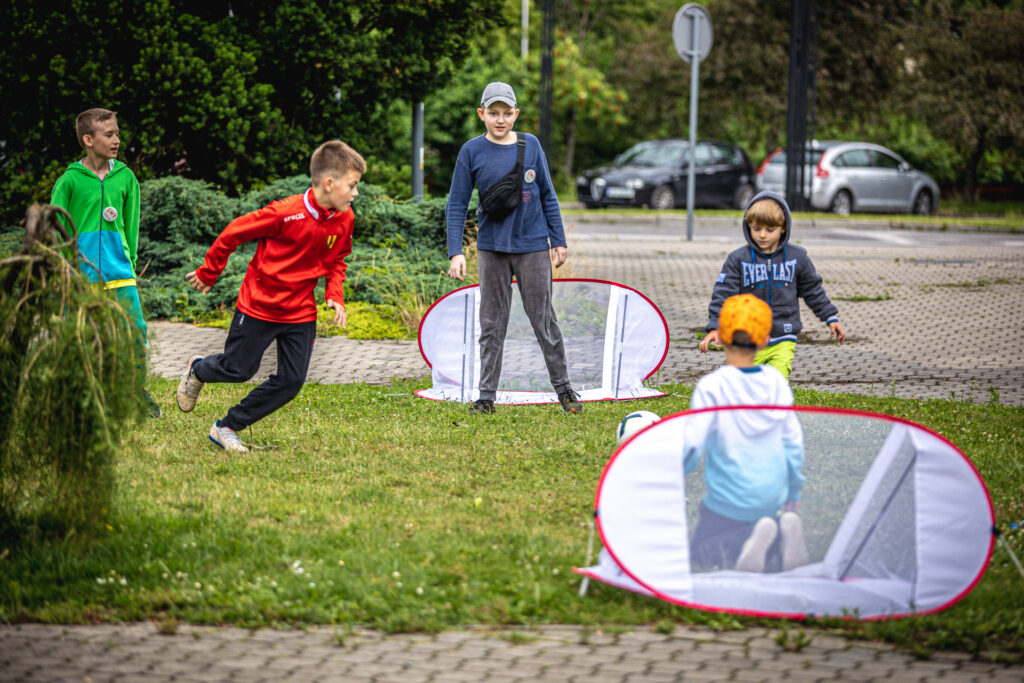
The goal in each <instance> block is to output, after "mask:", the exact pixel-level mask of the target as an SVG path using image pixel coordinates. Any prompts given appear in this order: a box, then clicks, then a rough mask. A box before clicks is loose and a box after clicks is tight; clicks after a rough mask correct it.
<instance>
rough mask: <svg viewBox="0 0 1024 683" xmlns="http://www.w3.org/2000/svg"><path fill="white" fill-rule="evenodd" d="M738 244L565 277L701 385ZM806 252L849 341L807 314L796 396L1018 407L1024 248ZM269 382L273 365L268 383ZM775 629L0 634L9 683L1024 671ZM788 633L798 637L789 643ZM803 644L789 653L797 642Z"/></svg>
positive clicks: (189, 346) (615, 260)
mask: <svg viewBox="0 0 1024 683" xmlns="http://www.w3.org/2000/svg"><path fill="white" fill-rule="evenodd" d="M730 246H731V244H730V243H724V242H723V243H713V242H692V243H686V242H683V241H680V240H679V239H664V240H661V241H651V240H646V241H642V242H636V241H632V242H625V241H619V240H616V239H609V238H601V239H592V240H588V241H585V242H584V241H582V240H581V241H579V242H578V243H571V244H570V249H571V257H572V260H571V262H570V263H571V265H570V266H568V267H567V274H568V275H573V276H577V277H596V278H602V279H610V280H616V281H619V282H622V283H623V284H627V285H631V286H633V287H636V288H637V289H639V290H640V291H642V292H644V293H645V294H647V295H648V296H649V297H650V298H651V299H652V300H653V301H654V302H655V303H656V304H657V305H658V306H659V308H661V310H662V312H663V313H664V314H665V317H666V319H667V320H668V323H669V329H670V333H671V338H672V343H671V344H670V349H669V354H668V357H667V358H666V361H665V363H664V365H663V366H662V369H661V371H660V375H659V376H658V378H657V379H658V380H659V381H661V382H668V381H681V382H692V381H695V380H696V378H697V377H698V376H699V375H700V374H702V373H704V372H706V371H707V370H709V369H714V368H715V367H716V366H717V364H718V363H720V362H721V356H720V355H719V354H713V355H711V356H710V357H704V356H701V355H700V354H699V353H698V352H697V351H696V349H695V346H696V336H697V335H698V334H700V333H701V332H702V331H703V326H704V323H705V321H706V318H705V315H706V313H705V311H706V307H707V299H708V296H709V293H710V286H711V283H712V282H713V281H714V278H715V276H716V274H717V272H718V269H719V267H720V265H721V263H722V261H723V260H724V259H725V255H726V253H727V252H728V250H729V248H730ZM811 255H812V257H813V259H814V262H815V265H816V266H817V268H818V270H819V271H820V272H821V273H822V274H823V275H824V277H825V285H826V289H827V291H828V293H829V294H830V296H831V297H832V298H833V300H836V303H837V304H838V306H839V308H840V316H841V318H842V320H843V324H844V326H845V328H846V331H847V334H848V336H849V341H848V343H847V344H846V345H844V346H843V347H838V346H837V345H835V344H833V343H830V342H829V341H828V340H827V332H826V330H825V328H824V326H823V325H821V324H819V323H817V322H816V320H815V318H814V317H813V316H812V315H811V313H810V311H809V310H807V309H806V308H804V309H803V311H802V316H803V319H804V323H805V325H807V334H806V335H805V336H806V337H807V340H806V342H805V343H803V344H801V345H800V346H799V348H798V350H797V357H796V362H795V367H794V371H793V375H792V381H793V383H794V385H796V386H801V387H810V388H816V389H821V390H825V391H842V392H851V393H874V394H877V395H888V394H895V395H897V396H915V397H924V398H926V397H934V398H950V397H951V396H952V397H955V398H957V399H963V400H973V401H979V402H983V401H987V400H989V398H990V387H991V389H992V390H993V391H997V392H998V393H999V400H1000V401H1002V402H1004V403H1009V404H1013V405H1022V404H1024V335H1022V334H1021V333H1020V331H1019V329H1018V328H1019V325H1018V324H1016V321H1019V320H1021V319H1024V288H1022V287H1021V285H1022V284H1024V249H1022V248H1019V247H1006V248H998V247H985V248H981V247H973V248H959V247H957V248H953V247H929V248H907V247H856V248H844V247H835V246H815V247H813V248H812V249H811ZM224 335H225V333H224V332H223V331H222V330H217V329H201V328H196V327H193V326H190V325H180V324H174V323H166V322H157V323H154V324H153V325H152V338H153V345H152V350H151V369H152V371H153V372H155V373H157V374H160V375H164V376H168V377H176V376H177V375H178V373H179V372H180V369H181V367H182V364H183V362H184V360H185V358H186V357H187V356H188V355H190V354H192V353H202V354H206V353H214V352H217V351H219V350H220V349H221V348H222V345H223V339H224ZM273 367H274V359H273V357H272V354H268V356H267V358H266V360H265V362H264V366H263V369H262V370H261V374H260V375H259V376H258V378H261V377H265V376H266V375H267V374H269V373H270V372H271V371H272V370H273ZM427 374H428V368H427V366H426V365H425V363H424V362H423V360H422V358H421V357H420V355H419V350H418V345H417V344H416V342H414V341H412V342H410V341H401V342H379V341H378V342H369V341H364V342H360V341H354V340H349V339H345V338H341V337H336V338H330V339H321V340H318V341H317V346H316V350H315V352H314V359H313V364H312V366H311V368H310V380H311V381H320V382H354V381H367V382H370V383H386V382H388V381H390V379H391V378H392V377H395V376H397V377H403V378H415V377H423V376H426V375H427ZM780 634H781V632H780V631H777V630H768V629H759V628H755V629H748V630H744V631H737V632H715V631H713V630H710V629H705V628H696V627H695V628H684V629H677V630H676V631H675V632H673V633H671V634H660V633H656V632H653V631H651V630H648V629H630V630H626V631H624V632H622V633H620V634H618V635H611V634H603V633H591V632H589V631H587V630H585V629H582V628H574V627H566V626H555V627H547V628H540V629H536V630H523V631H515V630H510V631H489V630H476V629H472V628H470V629H466V630H459V631H448V632H445V633H441V634H438V635H436V636H433V635H424V634H403V635H389V636H385V635H383V634H380V633H376V632H372V631H356V632H354V633H348V634H341V635H340V636H339V635H338V634H336V633H335V631H334V630H333V629H331V628H323V627H314V628H310V629H308V630H302V631H299V630H290V631H278V630H270V629H265V630H260V631H255V632H251V631H246V630H242V629H236V628H207V627H198V626H188V625H183V626H181V627H179V629H178V631H177V633H175V634H174V635H162V634H160V632H159V630H158V628H157V627H156V626H155V625H153V624H151V623H137V624H122V625H86V626H52V625H39V624H19V625H13V626H0V681H5V682H6V681H33V680H44V681H79V682H81V681H94V682H96V683H99V682H100V681H169V680H176V681H179V680H180V681H222V680H224V681H291V680H294V681H315V680H333V681H403V682H405V681H452V682H454V681H488V682H491V681H495V682H497V681H518V680H525V681H582V680H586V681H609V682H610V681H615V682H625V681H718V680H725V679H733V680H740V681H777V680H787V681H811V680H853V681H872V680H896V681H930V680H940V679H941V680H944V681H1020V680H1024V665H1015V666H1004V665H996V664H991V663H985V662H981V661H973V660H971V659H970V657H968V656H967V655H959V654H944V653H942V654H937V655H935V656H934V657H933V658H932V659H930V660H926V661H925V660H918V659H915V658H913V657H912V656H911V655H909V654H907V653H905V652H900V651H897V650H895V649H893V648H891V647H888V646H885V645H878V644H872V643H864V642H856V641H847V640H844V639H840V638H836V637H832V636H829V635H827V634H825V633H822V632H815V631H809V632H808V635H809V637H810V638H811V642H810V643H809V644H807V645H806V647H803V648H802V649H799V650H794V649H787V648H785V647H783V646H782V645H781V644H780V643H781V642H782V641H783V639H782V638H781V637H780ZM791 634H792V632H791ZM790 642H792V639H791V640H790Z"/></svg>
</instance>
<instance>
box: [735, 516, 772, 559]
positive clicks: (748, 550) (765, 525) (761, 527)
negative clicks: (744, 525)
mask: <svg viewBox="0 0 1024 683" xmlns="http://www.w3.org/2000/svg"><path fill="white" fill-rule="evenodd" d="M778 533H779V526H778V525H777V524H776V523H775V520H774V519H772V518H771V517H762V518H761V519H759V520H757V524H755V525H754V530H753V531H751V532H750V538H748V539H747V540H746V542H745V543H744V544H743V549H742V550H740V556H739V557H738V558H736V566H735V569H736V571H740V572H763V571H764V565H765V561H766V559H767V556H768V548H770V547H771V545H772V542H773V541H774V540H775V537H776V536H777V535H778Z"/></svg>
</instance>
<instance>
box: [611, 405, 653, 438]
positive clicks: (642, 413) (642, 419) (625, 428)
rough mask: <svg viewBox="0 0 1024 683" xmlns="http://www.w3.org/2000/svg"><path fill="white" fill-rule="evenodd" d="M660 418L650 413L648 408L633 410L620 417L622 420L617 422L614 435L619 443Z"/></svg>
mask: <svg viewBox="0 0 1024 683" xmlns="http://www.w3.org/2000/svg"><path fill="white" fill-rule="evenodd" d="M660 419H661V418H660V417H658V414H657V413H652V412H651V411H649V410H635V411H633V412H632V413H630V414H629V415H627V416H626V417H624V418H622V422H620V423H619V429H618V431H617V432H616V436H617V437H618V439H619V443H620V444H621V443H622V442H623V441H625V440H626V439H628V438H629V437H631V436H633V435H634V434H636V433H637V432H639V431H640V430H641V429H643V428H644V427H647V426H648V425H652V424H654V423H655V422H657V421H658V420H660Z"/></svg>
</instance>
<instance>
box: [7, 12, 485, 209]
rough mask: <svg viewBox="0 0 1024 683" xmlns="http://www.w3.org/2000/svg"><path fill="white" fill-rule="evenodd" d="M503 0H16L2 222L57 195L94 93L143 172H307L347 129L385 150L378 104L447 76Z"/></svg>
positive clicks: (235, 185) (240, 185) (217, 179)
mask: <svg viewBox="0 0 1024 683" xmlns="http://www.w3.org/2000/svg"><path fill="white" fill-rule="evenodd" d="M500 4H501V3H500V2H499V0H397V1H395V2H387V3H380V2H377V0H350V1H349V2H346V3H345V4H344V6H343V7H341V6H337V5H331V4H330V3H323V2H318V1H317V0H283V1H282V2H274V3H265V2H252V1H247V0H235V1H234V2H232V3H229V4H228V5H227V6H225V5H224V4H223V3H213V4H211V3H202V2H196V0H140V1H139V2H129V3H115V4H113V5H111V4H110V3H107V2H99V1H98V0H75V1H74V2H68V1H64V2H58V3H56V5H54V4H53V3H51V4H49V5H45V6H44V5H40V4H39V3H36V2H32V1H31V0H12V1H11V2H8V3H5V15H4V18H5V21H4V22H3V23H2V25H0V61H2V62H3V63H4V65H5V68H4V69H3V71H2V72H0V126H2V128H0V187H2V188H3V189H2V195H0V206H2V207H3V209H2V214H0V222H11V221H13V220H16V219H17V218H18V217H20V216H19V215H18V214H20V211H21V210H22V207H24V206H26V205H27V204H28V203H29V202H30V201H31V200H34V199H36V200H38V199H44V198H45V197H47V196H48V195H49V191H50V188H51V187H52V184H53V181H54V180H55V179H56V176H57V174H58V173H59V171H60V169H61V168H63V167H64V166H65V165H66V164H67V162H68V161H69V160H71V159H72V158H75V155H76V154H79V153H80V149H79V145H78V143H77V141H76V137H75V134H74V126H73V123H74V117H75V115H76V114H78V113H79V112H80V111H82V110H84V109H86V108H88V107H92V106H102V107H106V108H109V109H114V110H116V111H118V112H119V123H120V126H121V131H122V136H123V138H124V139H123V144H122V152H123V153H125V161H126V162H127V163H128V164H129V165H130V166H131V167H132V168H133V170H134V171H135V172H136V174H137V175H138V176H139V177H140V179H147V178H152V177H156V176H162V175H166V174H169V173H177V174H181V175H185V176H188V177H192V178H198V179H202V180H205V181H207V182H214V183H216V184H218V185H219V186H222V187H224V188H227V189H228V190H229V192H230V193H231V194H233V195H238V194H241V193H242V192H243V191H244V189H245V188H247V187H249V186H250V185H251V184H252V183H253V182H254V181H265V180H270V179H273V178H279V177H284V176H289V175H294V174H296V173H301V172H303V171H304V170H305V168H306V159H308V154H309V151H310V150H311V149H312V148H313V147H315V146H316V145H317V144H319V143H320V142H322V141H323V140H324V139H325V138H330V137H334V136H336V135H337V132H336V131H345V134H344V137H345V139H346V141H348V142H350V143H351V144H353V146H354V147H355V148H356V149H358V150H360V151H361V152H362V153H364V154H365V155H376V156H382V157H387V156H388V152H389V151H390V146H391V142H390V140H389V139H387V138H385V137H382V136H380V135H379V134H378V129H379V127H380V123H381V116H380V115H379V111H378V105H379V104H380V103H382V102H390V101H392V100H401V101H412V100H415V99H422V98H424V97H425V96H426V95H427V94H428V93H430V92H433V91H434V90H436V89H438V88H439V87H441V86H442V85H443V84H444V83H445V82H446V81H447V79H448V78H449V77H450V75H451V74H452V73H453V72H454V70H455V69H456V68H457V66H458V64H459V63H460V62H461V60H462V59H463V58H464V56H465V46H466V43H467V39H466V36H474V35H479V34H481V33H485V32H486V31H487V30H488V29H490V28H491V27H493V26H495V25H497V23H498V22H500V17H501V13H500V12H499V11H498V8H499V7H500ZM15 141H17V144H15ZM406 158H408V157H406Z"/></svg>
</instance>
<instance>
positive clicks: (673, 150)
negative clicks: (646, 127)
mask: <svg viewBox="0 0 1024 683" xmlns="http://www.w3.org/2000/svg"><path fill="white" fill-rule="evenodd" d="M689 149H690V143H689V141H688V140H648V141H646V142H640V143H637V144H635V145H633V146H632V147H630V148H629V149H627V150H626V151H625V152H623V153H622V154H620V155H619V156H618V157H616V159H615V161H614V162H612V163H611V164H610V165H608V166H602V167H600V168H594V169H590V170H589V171H584V172H583V173H582V174H581V175H580V176H579V177H577V178H576V195H577V197H578V198H579V200H580V201H581V202H583V205H584V206H586V207H588V208H594V207H603V206H643V207H650V208H652V209H671V208H675V207H680V206H686V178H687V174H688V167H689V163H690V157H689ZM694 163H695V178H696V181H697V182H696V186H695V189H694V203H695V204H696V205H698V206H729V207H735V208H739V209H742V208H746V205H747V202H749V201H750V198H751V197H753V196H754V182H755V180H756V174H755V172H754V167H753V165H752V164H751V163H750V159H749V158H748V157H747V155H746V153H745V152H744V151H743V150H742V149H740V148H739V147H737V146H736V145H734V144H731V143H728V142H711V141H701V142H698V143H697V153H696V155H695V156H694Z"/></svg>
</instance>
